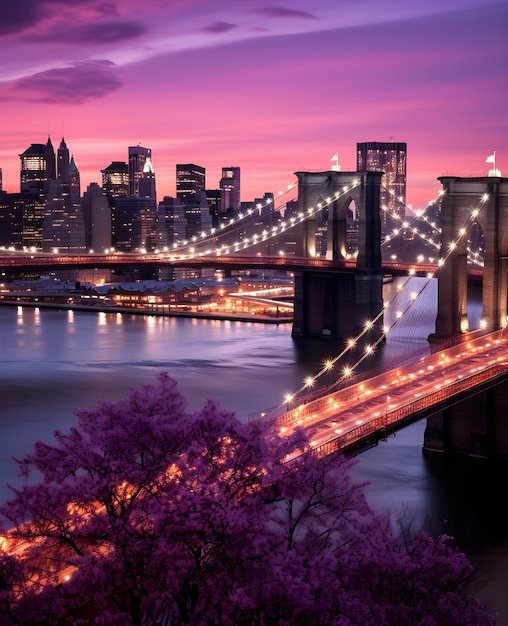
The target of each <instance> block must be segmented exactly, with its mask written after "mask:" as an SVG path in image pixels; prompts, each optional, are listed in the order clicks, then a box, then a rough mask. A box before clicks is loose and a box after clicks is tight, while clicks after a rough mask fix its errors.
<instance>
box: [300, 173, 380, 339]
mask: <svg viewBox="0 0 508 626" xmlns="http://www.w3.org/2000/svg"><path fill="white" fill-rule="evenodd" d="M295 175H296V176H297V178H298V204H299V211H301V212H304V213H305V212H307V209H308V208H309V207H316V206H317V205H318V203H323V202H324V203H325V204H328V222H327V253H326V256H327V258H328V259H330V260H340V259H344V258H345V253H346V215H347V210H348V208H349V205H350V204H351V202H353V201H354V203H355V207H356V211H357V217H358V257H357V262H356V271H355V272H354V273H351V272H346V271H344V270H342V271H341V270H340V269H339V268H338V269H337V270H326V271H325V270H319V269H311V268H309V270H305V271H302V272H298V273H297V275H296V276H295V309H294V321H293V336H306V337H309V336H310V337H312V336H314V337H317V336H318V337H331V338H334V339H343V340H346V339H349V338H351V337H353V336H355V335H356V334H357V333H358V332H359V331H360V330H361V329H362V328H363V326H364V324H365V322H366V321H367V320H372V319H374V318H375V317H376V316H378V315H379V314H380V312H381V311H382V309H383V269H382V265H381V220H380V213H379V212H380V207H379V204H380V188H381V177H382V176H383V173H382V172H340V171H326V172H295ZM346 187H347V188H348V192H347V193H346V194H345V193H344V189H345V188H346ZM336 192H339V193H340V197H339V198H338V199H336V200H334V201H333V202H331V203H329V198H333V197H334V196H335V193H336ZM315 234H316V217H315V214H314V215H313V216H310V217H309V218H308V219H307V220H305V224H304V232H303V255H304V256H308V257H314V256H315V252H316V237H315ZM382 325H383V316H382V315H379V317H377V320H376V322H375V324H374V327H373V328H372V330H371V332H370V333H369V339H374V340H375V339H377V338H379V337H380V336H381V335H382Z"/></svg>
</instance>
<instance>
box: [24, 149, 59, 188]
mask: <svg viewBox="0 0 508 626" xmlns="http://www.w3.org/2000/svg"><path fill="white" fill-rule="evenodd" d="M19 158H20V161H21V163H20V190H21V192H22V193H25V192H26V193H32V194H36V195H38V196H40V197H42V196H44V195H45V194H46V193H47V191H48V189H49V184H50V182H51V181H52V180H55V178H56V164H55V151H54V149H53V144H52V143H51V139H50V138H49V137H48V141H47V143H46V144H42V143H33V144H31V145H30V147H29V148H27V149H26V150H25V151H24V152H23V153H22V154H20V155H19Z"/></svg>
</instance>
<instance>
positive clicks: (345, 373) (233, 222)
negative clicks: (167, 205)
mask: <svg viewBox="0 0 508 626" xmlns="http://www.w3.org/2000/svg"><path fill="white" fill-rule="evenodd" d="M358 185H359V181H354V182H353V184H352V185H351V186H344V187H343V189H342V191H336V192H335V193H334V194H333V197H327V198H326V199H323V200H322V202H320V203H318V204H317V205H316V207H309V208H307V209H304V210H303V211H301V212H300V213H299V214H298V216H293V217H291V218H290V220H288V221H289V223H287V222H284V221H282V222H281V223H280V224H279V225H278V226H273V227H272V228H271V229H268V228H264V229H263V230H262V231H261V233H260V234H257V233H254V234H253V235H251V236H250V237H246V238H244V239H243V240H242V241H238V242H234V243H233V244H231V245H229V246H227V245H222V246H220V247H218V248H215V250H214V252H215V253H216V254H217V255H227V254H229V253H230V251H231V249H233V251H234V252H238V251H239V250H240V249H246V248H250V247H251V246H254V245H256V244H257V243H260V242H262V241H267V240H270V239H272V238H274V237H276V236H278V235H280V234H281V233H282V232H285V231H286V230H289V229H291V228H293V227H294V226H296V225H297V224H300V223H301V222H303V221H305V220H306V219H308V217H310V216H313V215H317V214H319V213H320V212H321V211H323V209H325V208H327V207H328V206H330V205H331V204H332V203H333V202H335V201H336V200H338V199H339V198H341V197H343V196H344V195H346V194H348V193H350V192H351V190H352V189H354V188H355V187H357V186H358ZM294 187H295V185H294V184H293V185H288V189H287V190H286V191H284V192H283V191H279V197H281V196H284V195H285V194H287V193H288V192H289V191H292V190H293V189H294ZM389 192H390V193H391V194H393V191H391V190H389ZM443 194H444V190H440V191H439V193H438V195H437V197H436V198H435V199H434V200H432V201H431V202H429V204H428V205H427V208H429V207H430V206H432V205H434V204H435V203H436V202H438V200H439V199H440V198H441V197H442V195H443ZM487 199H488V195H487V194H485V195H484V196H482V199H481V201H480V203H481V206H483V204H484V203H485V202H486V200H487ZM397 200H398V201H399V202H402V201H401V200H400V199H399V198H397ZM271 203H272V199H271V198H269V199H267V200H266V201H265V203H264V204H263V203H258V204H257V205H256V209H257V210H261V209H262V208H264V207H266V206H269V205H270V204H271ZM282 206H283V205H282ZM405 206H406V207H407V208H409V209H410V210H413V209H412V207H411V206H409V205H405ZM280 208H281V207H276V208H275V209H274V210H279V209H280ZM480 208H481V207H480ZM382 209H383V210H385V211H386V210H388V208H387V207H382ZM254 211H255V209H252V208H251V209H248V210H247V211H246V212H244V213H242V212H241V213H239V214H238V215H237V216H236V217H235V218H231V219H230V220H229V222H227V223H223V224H221V225H220V226H219V227H218V228H215V227H214V228H211V229H210V230H209V231H202V232H201V234H200V235H199V236H197V235H194V236H193V237H192V239H191V240H190V241H189V240H184V241H182V242H176V243H175V244H174V250H173V253H177V252H183V251H184V250H186V249H188V250H189V251H190V252H191V254H193V253H194V248H193V246H194V244H196V243H203V242H205V241H206V240H207V239H210V238H213V240H214V242H216V241H217V238H218V237H220V236H221V234H224V235H229V236H230V235H231V230H232V228H234V227H236V226H239V225H241V223H242V222H243V221H244V220H245V219H246V218H248V217H250V216H251V215H252V214H253V212H254ZM479 211H480V209H473V210H472V211H471V214H470V215H469V217H468V219H467V220H466V224H465V225H464V227H463V228H461V229H460V230H459V233H458V235H457V239H456V240H455V241H452V242H451V243H450V246H449V250H448V252H447V253H446V255H445V256H444V257H442V258H440V259H439V261H438V268H439V267H441V266H442V265H443V264H444V263H445V262H446V260H447V259H448V257H449V256H450V255H451V253H452V252H453V250H454V249H455V247H456V246H457V245H458V243H459V241H460V239H461V238H462V237H464V236H465V235H466V233H467V230H468V228H469V227H470V226H471V224H472V223H473V222H474V221H475V219H476V217H477V216H478V214H479ZM414 213H415V215H416V217H418V218H422V219H424V221H425V222H427V224H428V225H429V226H430V227H431V228H432V229H434V230H435V231H436V232H438V233H440V232H441V229H440V228H438V227H437V226H436V224H435V223H433V222H430V221H429V220H428V218H427V217H426V216H425V210H424V211H416V212H414ZM391 216H392V217H394V218H395V219H398V220H400V222H401V228H406V229H407V228H409V229H410V230H411V232H413V234H415V235H417V236H419V237H421V238H422V239H424V240H425V241H426V242H427V243H429V244H430V245H432V246H434V247H435V248H436V249H438V250H439V248H440V247H441V246H440V244H439V243H437V242H435V241H434V240H433V239H432V238H429V237H427V236H425V234H424V233H422V232H420V231H419V230H418V229H417V228H416V227H411V226H410V225H409V223H408V222H407V221H406V220H405V219H404V218H402V217H401V216H400V215H398V214H392V215H391ZM228 227H229V228H228ZM401 228H394V229H393V231H392V233H391V234H389V235H387V237H386V238H385V241H384V242H383V243H385V242H388V241H391V240H392V239H393V237H395V236H397V235H398V234H399V233H400V230H401ZM226 229H227V232H224V231H225V230H226ZM382 245H383V244H382ZM212 252H213V251H212V250H207V251H205V252H203V253H201V254H200V256H204V255H208V254H211V253H212ZM473 254H477V253H473ZM479 264H481V263H479ZM436 271H437V270H436ZM414 275H415V270H414V269H411V270H410V271H409V273H408V277H407V280H406V281H405V282H404V284H403V285H401V286H399V289H398V293H397V295H398V294H399V293H401V292H402V291H403V289H404V287H405V286H406V285H407V283H408V281H409V280H410V279H411V277H412V276H414ZM434 276H435V272H429V273H428V274H427V279H428V280H427V281H426V282H425V283H424V285H423V287H422V288H421V289H420V290H419V291H418V292H413V293H412V294H411V299H410V301H409V303H408V304H407V305H406V307H405V308H404V309H403V310H402V311H398V312H397V315H396V317H395V319H394V321H393V322H392V324H391V325H390V326H383V328H382V333H381V335H380V336H379V337H378V339H377V340H376V341H375V342H374V343H373V344H367V345H366V346H365V348H364V353H363V354H362V355H361V357H360V358H359V359H358V360H357V361H356V362H355V363H354V364H353V365H351V366H349V365H346V366H345V367H344V368H343V370H342V375H341V376H340V377H339V378H338V379H337V381H335V383H334V386H338V385H339V384H341V383H342V382H344V381H345V380H346V379H348V378H350V377H351V376H352V375H353V372H354V370H355V369H356V368H357V367H358V366H359V365H360V364H361V363H362V362H363V361H364V360H365V359H366V358H367V357H368V356H370V355H372V354H374V352H375V349H376V348H377V346H378V345H379V344H380V343H381V342H383V341H384V340H385V339H386V337H387V335H388V334H389V332H390V331H391V330H392V329H393V327H394V326H395V325H396V324H397V322H398V321H399V320H400V319H402V318H403V317H404V315H405V314H406V313H407V311H408V310H409V309H410V308H411V306H412V304H413V303H414V302H415V301H416V300H417V299H418V297H419V296H420V295H421V294H422V293H423V292H424V290H425V289H426V287H427V286H428V284H430V279H431V278H434ZM396 297H397V296H396ZM394 302H395V299H394V301H392V303H389V302H387V303H385V305H384V306H383V308H382V309H381V311H379V313H378V314H377V315H376V316H375V317H374V319H372V320H368V321H366V322H365V324H364V327H363V329H362V331H361V332H360V333H359V334H358V335H357V336H356V337H354V338H351V339H349V340H348V341H347V343H346V346H345V348H344V349H343V350H342V351H341V352H340V354H338V355H336V356H335V357H333V358H331V359H328V360H327V361H325V363H324V364H323V367H322V368H321V369H320V370H319V371H318V372H317V373H315V374H313V375H309V376H307V377H305V379H304V383H303V385H302V386H301V387H300V388H299V389H298V390H297V391H296V392H293V393H287V394H286V395H285V397H284V400H283V401H282V402H281V403H280V404H279V405H277V406H276V407H273V408H272V409H270V411H269V412H268V413H266V414H265V417H266V415H268V414H269V413H272V412H273V411H276V410H278V409H280V408H281V407H282V406H284V405H286V404H288V403H289V402H291V401H292V400H293V399H295V398H296V397H297V396H299V394H301V393H302V392H305V391H307V392H308V389H309V388H311V387H312V386H314V384H315V383H316V381H317V380H318V379H319V378H320V377H321V376H323V375H324V374H325V373H327V372H329V371H330V370H332V369H333V367H334V365H335V364H336V363H337V361H339V360H340V359H341V358H342V357H344V356H345V355H346V354H347V353H348V352H350V351H351V350H352V349H353V348H354V347H355V346H357V344H358V343H359V342H360V340H361V339H362V338H363V336H364V335H365V334H366V333H367V332H368V331H369V330H370V329H371V328H372V327H374V326H375V324H376V323H377V322H378V321H379V319H380V318H381V316H382V315H383V314H384V312H385V310H386V308H387V307H388V306H389V305H390V306H391V305H393V303H394Z"/></svg>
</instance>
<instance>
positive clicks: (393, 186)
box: [356, 141, 407, 234]
mask: <svg viewBox="0 0 508 626" xmlns="http://www.w3.org/2000/svg"><path fill="white" fill-rule="evenodd" d="M406 156H407V144H406V143H399V142H395V141H385V142H379V141H368V142H365V143H357V144H356V169H357V171H359V172H365V171H371V172H372V171H374V172H375V171H377V172H384V174H385V175H384V176H383V178H382V179H381V232H382V233H383V234H387V233H388V232H390V230H391V229H392V228H394V227H396V228H397V227H400V225H401V223H402V222H403V221H404V218H405V213H406Z"/></svg>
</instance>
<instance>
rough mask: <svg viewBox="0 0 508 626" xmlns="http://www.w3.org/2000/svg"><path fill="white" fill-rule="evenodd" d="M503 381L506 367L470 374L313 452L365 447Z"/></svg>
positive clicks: (339, 436) (357, 427) (507, 371)
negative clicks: (359, 445)
mask: <svg viewBox="0 0 508 626" xmlns="http://www.w3.org/2000/svg"><path fill="white" fill-rule="evenodd" d="M503 380H508V363H499V364H495V365H492V366H490V367H488V368H487V369H485V370H483V371H481V372H477V373H475V374H471V375H470V376H467V377H466V378H463V379H461V380H459V381H456V382H454V383H451V384H449V385H447V386H446V387H442V388H441V389H439V390H437V391H434V392H431V393H429V394H426V395H424V396H421V397H420V398H417V399H416V400H413V401H411V402H409V403H407V404H404V405H402V406H399V407H397V408H395V409H393V410H391V411H387V412H386V413H384V414H383V415H382V416H379V417H376V418H373V419H370V420H367V421H365V422H363V423H362V424H360V425H358V426H355V427H354V428H352V429H350V430H348V431H346V432H345V433H341V434H340V435H337V436H336V437H331V438H330V439H329V440H328V441H326V442H324V443H322V444H320V445H319V446H316V447H315V448H314V452H315V453H316V454H319V455H322V456H324V455H327V454H331V453H333V452H337V451H339V450H345V449H347V448H348V447H351V446H354V445H355V444H358V443H359V442H362V441H363V442H365V443H367V441H368V440H369V439H374V438H375V439H376V440H378V439H381V438H382V437H384V436H386V435H387V434H388V433H389V432H394V431H395V430H397V429H398V428H400V427H401V426H406V425H409V424H410V423H412V422H415V421H417V420H418V419H421V418H422V417H425V416H426V415H431V414H432V413H436V412H437V411H438V410H441V409H442V408H444V406H443V405H445V404H446V405H449V401H450V400H452V399H453V403H454V404H456V403H458V402H460V401H461V400H463V399H464V398H465V397H467V396H468V395H469V394H468V392H469V391H470V390H471V389H473V388H474V389H475V391H476V392H477V393H478V392H480V391H483V390H484V389H486V388H489V387H492V386H493V385H494V384H498V383H499V382H502V381H503Z"/></svg>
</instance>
